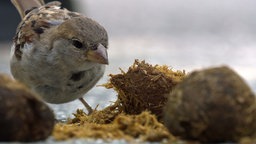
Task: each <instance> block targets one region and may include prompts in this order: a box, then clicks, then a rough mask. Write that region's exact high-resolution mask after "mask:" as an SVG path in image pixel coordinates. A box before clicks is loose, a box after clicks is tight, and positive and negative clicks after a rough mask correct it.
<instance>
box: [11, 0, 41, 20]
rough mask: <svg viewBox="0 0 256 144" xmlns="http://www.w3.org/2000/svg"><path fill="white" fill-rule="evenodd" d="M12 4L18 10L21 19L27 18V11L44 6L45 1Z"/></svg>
mask: <svg viewBox="0 0 256 144" xmlns="http://www.w3.org/2000/svg"><path fill="white" fill-rule="evenodd" d="M11 2H12V3H13V5H14V6H15V7H16V9H17V10H18V12H19V14H20V16H21V18H24V17H25V15H26V11H27V10H30V9H32V8H35V7H40V6H42V5H44V1H43V0H11Z"/></svg>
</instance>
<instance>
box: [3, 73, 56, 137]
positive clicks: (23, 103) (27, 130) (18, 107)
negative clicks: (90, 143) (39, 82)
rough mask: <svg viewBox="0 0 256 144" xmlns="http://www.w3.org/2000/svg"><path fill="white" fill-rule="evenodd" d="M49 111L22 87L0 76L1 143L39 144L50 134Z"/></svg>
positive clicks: (50, 120) (52, 124)
mask: <svg viewBox="0 0 256 144" xmlns="http://www.w3.org/2000/svg"><path fill="white" fill-rule="evenodd" d="M53 126H54V114H53V112H52V111H51V109H50V108H49V107H48V106H47V105H46V104H45V103H44V102H43V101H41V100H40V99H39V98H38V97H37V96H36V95H35V94H33V93H31V92H30V91H29V90H28V89H27V88H26V87H25V86H24V85H22V84H20V83H19V82H16V81H14V80H12V79H11V78H9V77H8V76H5V75H2V74H0V141H5V142H7V141H23V142H24V141H38V140H43V139H46V138H47V137H48V136H49V135H51V132H52V130H53Z"/></svg>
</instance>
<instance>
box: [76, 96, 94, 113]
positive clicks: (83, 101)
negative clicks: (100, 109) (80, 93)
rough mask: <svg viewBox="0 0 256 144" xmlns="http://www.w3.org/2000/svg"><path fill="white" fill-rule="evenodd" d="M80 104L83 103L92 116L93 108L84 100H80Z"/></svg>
mask: <svg viewBox="0 0 256 144" xmlns="http://www.w3.org/2000/svg"><path fill="white" fill-rule="evenodd" d="M79 100H80V102H82V104H83V105H84V106H85V108H86V109H87V111H88V115H90V114H91V113H92V112H93V109H92V107H91V106H90V105H89V104H88V103H87V102H86V101H85V100H84V99H83V98H79Z"/></svg>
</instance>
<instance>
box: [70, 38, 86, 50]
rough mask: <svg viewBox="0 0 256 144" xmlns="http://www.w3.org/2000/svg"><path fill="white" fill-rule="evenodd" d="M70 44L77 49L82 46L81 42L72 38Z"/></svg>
mask: <svg viewBox="0 0 256 144" xmlns="http://www.w3.org/2000/svg"><path fill="white" fill-rule="evenodd" d="M72 45H73V46H75V47H76V48H79V49H80V48H82V47H83V43H82V42H80V41H79V40H77V39H72Z"/></svg>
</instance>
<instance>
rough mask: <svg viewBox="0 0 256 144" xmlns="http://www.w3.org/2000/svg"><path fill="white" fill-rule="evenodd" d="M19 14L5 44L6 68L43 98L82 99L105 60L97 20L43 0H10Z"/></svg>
mask: <svg viewBox="0 0 256 144" xmlns="http://www.w3.org/2000/svg"><path fill="white" fill-rule="evenodd" d="M11 1H12V3H13V4H14V6H15V7H16V9H17V10H18V12H19V14H20V16H21V18H22V20H21V22H20V23H19V25H18V27H17V30H16V34H15V36H14V39H13V45H12V48H11V60H10V69H11V73H12V75H13V77H14V78H15V79H16V80H18V81H20V82H22V83H24V84H25V85H26V86H28V87H29V88H30V89H31V90H32V91H34V92H36V93H37V94H38V95H39V96H41V97H42V99H43V100H44V101H46V102H48V103H54V104H60V103H66V102H70V101H73V100H75V99H79V100H80V101H81V102H82V103H83V104H84V105H85V107H86V108H87V110H88V113H89V114H90V113H92V111H93V110H92V108H91V107H90V106H89V104H87V102H86V101H85V100H84V99H83V96H84V94H85V93H87V92H88V91H89V90H90V89H91V88H93V87H94V86H95V84H96V83H97V82H98V80H99V79H100V78H101V77H102V76H103V74H104V71H105V65H107V64H108V54H107V48H108V35H107V32H106V30H105V29H104V27H103V26H101V25H100V24H99V23H97V22H96V21H94V20H92V19H91V18H88V17H86V16H83V15H82V14H80V13H77V12H72V11H69V10H67V9H65V8H61V7H60V6H61V3H60V2H58V1H53V2H50V3H47V4H45V3H44V1H43V0H11Z"/></svg>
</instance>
